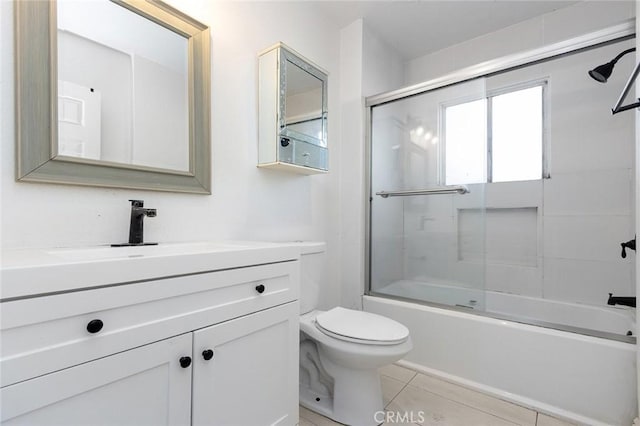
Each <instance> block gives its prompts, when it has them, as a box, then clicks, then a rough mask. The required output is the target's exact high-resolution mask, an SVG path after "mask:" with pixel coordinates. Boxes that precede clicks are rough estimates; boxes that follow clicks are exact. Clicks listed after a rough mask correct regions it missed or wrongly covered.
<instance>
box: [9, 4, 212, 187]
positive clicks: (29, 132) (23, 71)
mask: <svg viewBox="0 0 640 426" xmlns="http://www.w3.org/2000/svg"><path fill="white" fill-rule="evenodd" d="M13 4H14V19H15V26H14V28H15V66H16V89H15V93H16V141H17V156H16V179H17V180H18V181H21V182H47V183H62V184H71V185H85V186H101V187H115V188H128V189H145V190H154V191H171V192H188V193H195V194H210V193H211V140H210V135H211V127H210V126H211V87H210V84H211V68H210V63H211V53H210V31H209V27H207V26H206V25H204V24H202V23H201V22H198V21H196V20H195V19H193V18H191V17H190V16H188V15H186V14H184V13H182V12H180V11H179V10H177V9H175V8H173V7H172V6H170V5H168V4H166V3H164V2H162V1H161V0H144V1H142V0H111V1H105V0H94V1H90V2H89V1H71V0H62V3H61V4H60V5H59V7H58V2H57V1H56V0H48V1H16V2H14V3H13ZM57 21H59V23H60V25H59V26H58V22H57ZM58 39H59V40H58Z"/></svg>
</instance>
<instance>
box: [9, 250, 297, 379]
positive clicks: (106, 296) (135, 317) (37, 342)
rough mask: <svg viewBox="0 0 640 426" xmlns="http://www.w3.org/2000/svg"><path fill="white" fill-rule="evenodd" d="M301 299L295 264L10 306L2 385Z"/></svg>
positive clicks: (133, 285) (124, 286)
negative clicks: (299, 297)
mask: <svg viewBox="0 0 640 426" xmlns="http://www.w3.org/2000/svg"><path fill="white" fill-rule="evenodd" d="M298 294H299V261H291V262H282V263H274V264H269V265H262V266H254V267H247V268H239V269H232V270H225V271H216V272H208V273H198V274H192V275H184V276H179V277H172V278H165V279H160V280H154V281H145V282H137V283H126V284H121V285H114V286H110V287H103V288H98V289H93V290H85V291H77V292H71V293H66V294H59V295H52V296H43V297H35V298H32V299H23V300H17V301H10V302H5V303H2V304H1V305H0V315H1V317H0V318H1V323H0V327H1V328H0V340H1V342H2V346H1V347H0V370H1V371H2V376H1V378H0V384H1V386H7V385H9V384H12V383H16V382H19V381H22V380H26V379H28V378H31V377H34V376H38V375H41V374H46V373H49V372H52V371H56V370H60V369H62V368H66V367H70V366H73V365H77V364H79V363H82V362H86V361H90V360H92V359H97V358H100V357H103V356H107V355H110V354H113V353H116V352H120V351H124V350H127V349H130V348H133V347H137V346H141V345H145V344H148V343H152V342H155V341H158V340H161V339H165V338H167V337H171V336H175V335H178V334H181V333H186V332H189V331H192V330H195V329H198V328H202V327H206V326H209V325H212V324H217V323H220V322H223V321H226V320H229V319H232V318H236V317H239V316H243V315H246V314H249V313H252V312H256V311H260V310H263V309H267V308H270V307H272V306H277V305H280V304H283V303H287V302H290V301H293V300H296V299H298ZM98 321H100V322H101V324H102V327H99V325H100V323H99V322H98Z"/></svg>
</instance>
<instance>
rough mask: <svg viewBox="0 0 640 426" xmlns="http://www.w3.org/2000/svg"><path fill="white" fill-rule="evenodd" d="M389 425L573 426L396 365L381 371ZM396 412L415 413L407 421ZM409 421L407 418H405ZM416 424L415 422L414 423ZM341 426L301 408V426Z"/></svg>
mask: <svg viewBox="0 0 640 426" xmlns="http://www.w3.org/2000/svg"><path fill="white" fill-rule="evenodd" d="M380 379H381V382H382V396H383V399H384V405H385V409H386V410H387V412H388V416H389V420H390V421H389V422H387V423H384V425H385V426H386V425H397V424H418V425H424V426H434V425H437V426H513V425H522V426H572V424H571V423H567V422H565V421H562V420H559V419H556V418H553V417H550V416H547V415H545V414H542V413H537V412H536V411H534V410H531V409H528V408H525V407H521V406H519V405H516V404H512V403H510V402H506V401H503V400H501V399H498V398H494V397H492V396H489V395H485V394H483V393H481V392H477V391H473V390H470V389H467V388H464V387H462V386H458V385H454V384H452V383H449V382H446V381H444V380H442V379H439V378H436V377H433V376H428V375H426V374H422V373H417V372H415V371H413V370H409V369H407V368H403V367H400V366H397V365H389V366H387V367H383V368H382V369H380ZM394 413H403V414H404V413H409V415H410V413H413V417H412V418H409V419H408V421H406V420H405V421H404V422H403V419H402V418H398V417H393V416H394ZM405 419H406V417H405ZM412 421H413V423H412ZM335 425H340V424H339V423H336V422H334V421H333V420H331V419H328V418H326V417H323V416H321V415H320V414H317V413H314V412H313V411H310V410H307V409H306V408H304V407H300V426H335Z"/></svg>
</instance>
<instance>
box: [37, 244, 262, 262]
mask: <svg viewBox="0 0 640 426" xmlns="http://www.w3.org/2000/svg"><path fill="white" fill-rule="evenodd" d="M248 248H251V246H249V245H242V244H232V243H210V242H202V243H174V244H158V245H155V246H125V247H111V246H106V247H88V248H82V249H54V250H49V251H47V252H46V253H47V254H49V255H51V256H55V257H59V258H61V259H65V260H69V261H72V262H74V261H75V262H83V261H92V260H97V261H99V260H110V259H126V258H137V257H156V256H180V255H186V254H194V253H214V252H221V251H236V250H239V249H248Z"/></svg>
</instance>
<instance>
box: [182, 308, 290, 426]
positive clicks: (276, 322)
mask: <svg viewBox="0 0 640 426" xmlns="http://www.w3.org/2000/svg"><path fill="white" fill-rule="evenodd" d="M298 319H299V305H298V302H297V301H296V302H291V303H287V304H284V305H280V306H277V307H274V308H271V309H267V310H264V311H260V312H257V313H254V314H251V315H246V316H243V317H240V318H237V319H234V320H231V321H227V322H224V323H221V324H217V325H214V326H211V327H208V328H204V329H202V330H198V331H195V332H194V340H193V357H194V367H193V368H194V371H193V395H192V398H193V412H192V421H193V423H192V424H193V425H224V426H264V425H295V424H297V422H298V364H299V361H298V349H299V347H298V339H299V331H298Z"/></svg>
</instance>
